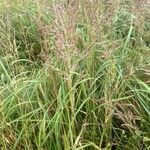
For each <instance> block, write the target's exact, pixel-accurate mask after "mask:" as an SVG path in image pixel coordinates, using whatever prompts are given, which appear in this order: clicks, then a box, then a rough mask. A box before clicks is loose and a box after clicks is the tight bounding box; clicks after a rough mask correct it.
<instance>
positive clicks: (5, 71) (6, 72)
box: [0, 60, 11, 82]
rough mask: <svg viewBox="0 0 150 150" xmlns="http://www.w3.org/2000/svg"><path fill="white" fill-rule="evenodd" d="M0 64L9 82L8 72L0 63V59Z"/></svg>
mask: <svg viewBox="0 0 150 150" xmlns="http://www.w3.org/2000/svg"><path fill="white" fill-rule="evenodd" d="M0 66H1V67H2V69H3V71H4V73H5V75H6V77H7V79H8V80H9V82H10V81H11V77H10V75H9V72H8V71H7V69H6V67H5V66H4V64H3V63H2V61H1V60H0Z"/></svg>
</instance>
